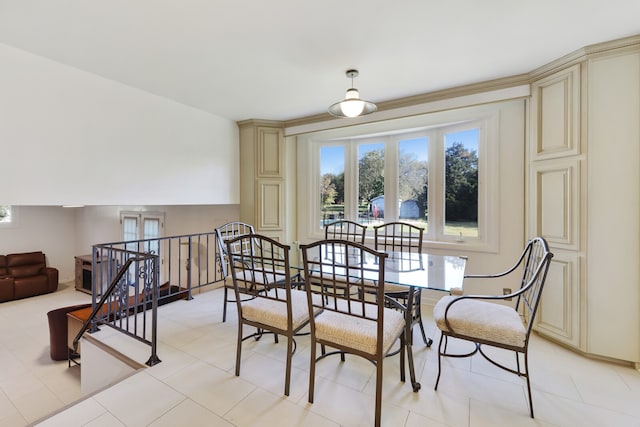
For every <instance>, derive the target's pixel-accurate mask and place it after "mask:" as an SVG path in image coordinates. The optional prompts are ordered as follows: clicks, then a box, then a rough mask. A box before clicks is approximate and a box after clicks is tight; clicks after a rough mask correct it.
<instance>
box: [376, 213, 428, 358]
mask: <svg viewBox="0 0 640 427" xmlns="http://www.w3.org/2000/svg"><path fill="white" fill-rule="evenodd" d="M373 230H374V236H375V237H374V239H375V248H376V249H377V250H379V251H384V252H403V253H404V254H406V255H407V256H413V255H416V256H420V255H421V254H422V239H423V233H424V230H423V229H422V228H420V227H417V226H415V225H413V224H410V223H406V222H398V221H396V222H388V223H385V224H381V225H378V226H375V227H373ZM419 261H421V258H420V259H419ZM416 265H418V266H419V265H420V264H419V263H416ZM384 293H385V295H387V296H388V297H391V298H393V299H395V300H397V301H399V302H400V303H402V304H403V305H404V306H405V307H408V305H409V304H408V299H409V295H410V292H409V290H408V289H407V287H406V286H402V285H396V284H393V283H385V284H384ZM421 298H422V288H421V287H417V288H416V289H415V290H414V293H413V304H412V313H411V328H412V330H413V326H414V325H418V326H420V333H421V334H422V340H423V341H424V343H425V344H426V345H427V347H431V344H432V343H433V340H432V339H431V338H427V335H426V333H425V330H424V325H423V323H422V310H421V307H420V305H421V304H420V302H421ZM409 338H410V339H411V338H412V337H409Z"/></svg>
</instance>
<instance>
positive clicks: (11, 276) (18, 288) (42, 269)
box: [0, 252, 58, 302]
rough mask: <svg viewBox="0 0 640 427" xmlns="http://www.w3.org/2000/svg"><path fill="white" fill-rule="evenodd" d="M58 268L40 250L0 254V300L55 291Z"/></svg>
mask: <svg viewBox="0 0 640 427" xmlns="http://www.w3.org/2000/svg"><path fill="white" fill-rule="evenodd" d="M57 289H58V269H56V268H53V267H47V265H46V260H45V256H44V254H43V253H42V252H26V253H20V254H10V255H0V302H4V301H11V300H14V299H20V298H27V297H32V296H35V295H42V294H47V293H50V292H55V291H56V290H57Z"/></svg>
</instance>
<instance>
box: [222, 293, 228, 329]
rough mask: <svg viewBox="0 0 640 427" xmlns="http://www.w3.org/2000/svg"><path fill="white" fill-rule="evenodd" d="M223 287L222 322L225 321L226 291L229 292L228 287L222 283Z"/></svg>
mask: <svg viewBox="0 0 640 427" xmlns="http://www.w3.org/2000/svg"><path fill="white" fill-rule="evenodd" d="M223 287H224V299H223V300H222V323H224V322H226V321H227V293H228V292H229V289H228V288H227V287H226V285H223Z"/></svg>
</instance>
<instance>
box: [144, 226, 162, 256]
mask: <svg viewBox="0 0 640 427" xmlns="http://www.w3.org/2000/svg"><path fill="white" fill-rule="evenodd" d="M159 237H160V220H159V219H156V218H145V219H144V236H143V238H144V239H157V238H159ZM145 251H146V252H149V253H153V254H157V253H158V240H152V241H149V242H146V248H145Z"/></svg>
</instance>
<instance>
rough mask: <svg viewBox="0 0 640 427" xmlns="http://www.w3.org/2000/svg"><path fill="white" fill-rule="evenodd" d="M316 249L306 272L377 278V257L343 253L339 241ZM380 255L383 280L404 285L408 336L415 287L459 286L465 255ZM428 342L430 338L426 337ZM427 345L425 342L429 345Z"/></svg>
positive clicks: (352, 249)
mask: <svg viewBox="0 0 640 427" xmlns="http://www.w3.org/2000/svg"><path fill="white" fill-rule="evenodd" d="M312 249H313V250H315V251H317V252H316V253H310V254H308V256H310V258H309V259H313V262H310V263H309V265H308V267H309V268H310V270H309V274H311V275H312V274H313V273H314V272H318V273H320V275H322V274H323V271H322V270H323V266H325V265H329V266H331V268H330V269H328V271H331V273H330V274H339V275H341V276H348V277H351V278H353V277H356V278H358V279H364V280H371V281H373V282H375V281H377V280H379V279H380V276H379V272H380V269H379V264H378V258H379V257H377V256H375V255H373V254H371V253H369V252H365V251H361V250H360V249H358V248H355V247H350V248H349V249H348V250H347V252H345V246H344V245H340V244H335V242H334V244H331V243H327V244H321V245H318V246H315V247H313V248H312ZM384 253H386V254H387V256H386V258H384V282H385V283H393V284H397V285H402V286H406V287H407V291H408V297H407V299H406V300H407V305H406V306H405V307H404V312H405V316H406V319H405V328H406V332H405V333H406V336H410V335H411V333H412V332H411V326H412V316H413V315H414V310H413V301H414V295H415V292H416V290H417V289H433V290H438V291H450V290H451V289H453V288H461V287H462V281H463V280H464V270H465V266H466V263H467V258H466V257H461V256H456V255H435V254H430V253H415V252H393V251H386V252H384ZM412 341H413V340H411V339H410V340H408V341H407V342H406V344H405V345H406V350H407V359H408V361H409V375H410V378H411V384H412V386H413V390H414V391H418V390H419V389H420V387H421V386H420V383H419V382H418V381H417V380H416V376H415V368H414V363H413V351H412V348H411V347H412ZM429 341H430V342H431V340H429ZM430 342H429V344H427V345H430Z"/></svg>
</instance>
